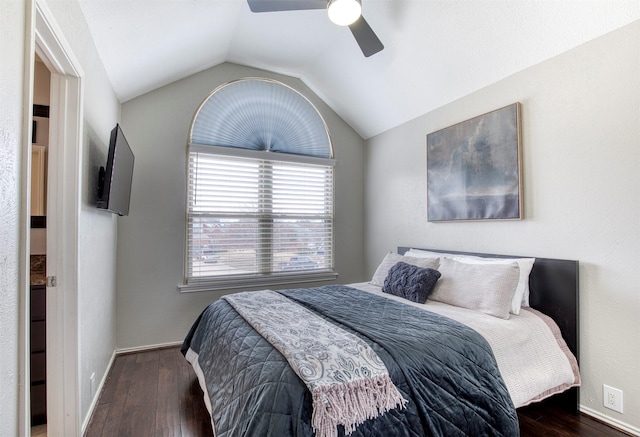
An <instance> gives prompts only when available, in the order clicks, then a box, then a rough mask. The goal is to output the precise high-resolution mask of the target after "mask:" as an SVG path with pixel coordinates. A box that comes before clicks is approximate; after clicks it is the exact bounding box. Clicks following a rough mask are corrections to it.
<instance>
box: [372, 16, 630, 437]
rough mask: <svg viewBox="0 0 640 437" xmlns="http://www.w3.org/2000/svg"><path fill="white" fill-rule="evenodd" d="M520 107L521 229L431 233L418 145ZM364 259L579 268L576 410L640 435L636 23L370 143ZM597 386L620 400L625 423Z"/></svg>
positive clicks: (440, 226) (447, 228) (501, 225)
mask: <svg viewBox="0 0 640 437" xmlns="http://www.w3.org/2000/svg"><path fill="white" fill-rule="evenodd" d="M516 101H519V102H521V103H522V131H523V149H524V200H525V218H524V220H522V221H506V222H495V221H492V222H458V223H428V222H427V216H426V135H427V134H428V133H430V132H433V131H436V130H439V129H441V128H444V127H447V126H450V125H452V124H455V123H458V122H461V121H464V120H466V119H469V118H471V117H474V116H476V115H480V114H483V113H485V112H488V111H491V110H494V109H497V108H501V107H503V106H506V105H508V104H511V103H513V102H516ZM366 145H367V151H368V155H367V174H366V187H367V193H366V217H367V219H366V221H365V223H366V234H365V241H366V259H367V270H368V272H369V274H371V273H372V272H373V271H374V269H375V267H376V265H377V264H378V263H379V262H380V260H381V259H382V257H383V256H384V254H385V253H386V252H387V251H389V250H394V249H395V247H396V246H398V245H414V246H421V247H431V248H440V249H452V250H466V251H475V252H489V253H504V254H519V255H533V256H540V257H549V258H568V259H577V260H579V261H580V318H581V320H580V338H581V341H580V350H581V355H580V360H581V361H580V364H581V373H582V378H583V384H582V388H581V405H582V407H583V409H585V410H587V411H589V412H590V413H592V414H596V415H601V417H604V418H607V419H608V420H613V421H620V422H621V423H623V424H627V425H629V426H632V427H635V431H636V432H638V431H639V429H640V373H639V372H638V368H640V324H639V323H638V314H640V269H639V266H640V171H639V169H640V22H636V23H634V24H632V25H630V26H627V27H625V28H623V29H621V30H618V31H616V32H613V33H611V34H609V35H606V36H604V37H601V38H599V39H597V40H594V41H592V42H589V43H587V44H585V45H583V46H580V47H578V48H576V49H574V50H572V51H570V52H567V53H566V54H563V55H561V56H558V57H556V58H554V59H551V60H549V61H547V62H544V63H542V64H539V65H537V66H534V67H532V68H529V69H527V70H525V71H522V72H520V73H518V74H515V75H513V76H512V77H509V78H507V79H505V80H502V81H500V82H498V83H496V84H494V85H492V86H489V87H487V88H485V89H482V90H480V91H478V92H475V93H473V94H471V95H469V96H466V97H464V98H462V99H460V100H457V101H455V102H452V103H451V104H448V105H446V106H444V107H442V108H439V109H437V110H435V111H433V112H430V113H428V114H425V115H423V116H421V117H419V118H417V119H415V120H413V121H411V122H408V123H406V124H404V125H402V126H400V127H398V128H395V129H393V130H390V131H387V132H385V133H383V134H381V135H378V136H376V137H374V138H371V139H370V140H368V141H367V142H366ZM602 384H607V385H611V386H613V387H617V388H619V389H622V390H623V391H624V411H625V413H624V414H623V415H621V414H619V413H615V412H613V411H611V410H605V409H604V408H603V406H602V405H603V400H602Z"/></svg>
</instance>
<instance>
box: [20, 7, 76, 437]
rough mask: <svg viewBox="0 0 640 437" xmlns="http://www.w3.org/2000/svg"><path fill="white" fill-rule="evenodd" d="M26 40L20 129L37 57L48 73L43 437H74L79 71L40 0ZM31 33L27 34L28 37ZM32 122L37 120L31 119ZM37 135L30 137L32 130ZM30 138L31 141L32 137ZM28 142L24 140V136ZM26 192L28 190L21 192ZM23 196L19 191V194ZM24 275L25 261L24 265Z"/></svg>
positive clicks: (27, 317)
mask: <svg viewBox="0 0 640 437" xmlns="http://www.w3.org/2000/svg"><path fill="white" fill-rule="evenodd" d="M27 23H28V26H27V27H28V29H30V32H29V33H28V38H30V39H29V40H28V42H27V47H29V46H30V47H31V50H30V51H28V52H27V56H28V58H27V65H28V66H29V68H28V69H27V71H26V73H27V75H28V76H27V84H28V86H29V89H28V90H27V91H26V92H25V105H24V107H25V114H24V119H25V132H30V131H31V130H32V128H33V126H32V125H31V121H32V120H33V116H32V112H31V111H32V110H33V104H34V94H33V91H34V89H33V83H34V79H35V70H36V66H35V59H36V56H37V57H38V58H40V60H41V61H42V63H43V64H44V66H45V67H46V69H47V70H48V71H49V72H50V81H49V85H50V90H49V97H50V104H49V106H50V114H49V119H48V120H49V135H48V144H47V153H46V158H47V159H46V162H47V165H46V167H47V168H48V170H49V171H48V172H47V174H46V181H47V182H46V206H45V211H46V228H44V229H46V231H45V232H46V237H45V238H46V245H45V246H46V248H45V250H44V251H45V252H46V253H45V255H46V273H45V275H46V278H47V287H46V305H45V306H46V309H45V310H44V312H45V320H46V322H45V325H46V335H45V337H46V340H45V346H44V350H45V358H44V360H45V365H44V367H45V368H46V370H45V376H44V379H45V381H46V395H45V398H46V413H45V420H46V423H47V434H48V435H51V436H77V435H80V429H81V425H80V411H79V399H78V397H79V393H78V392H79V388H78V387H79V381H78V372H79V371H78V354H79V347H78V346H79V345H78V326H77V325H78V316H77V307H78V298H77V283H78V267H77V263H78V247H77V246H78V245H77V236H78V211H79V210H80V198H79V194H78V185H79V182H78V179H79V177H78V175H79V172H80V168H79V166H78V162H79V157H80V154H81V144H82V100H83V94H82V71H81V69H80V67H79V64H78V62H77V61H76V59H75V57H74V55H73V53H72V51H71V50H70V47H69V45H68V43H67V42H66V41H65V38H64V36H63V35H62V32H61V31H60V30H59V28H58V26H57V24H56V23H55V20H54V19H53V14H52V13H51V11H50V10H49V9H48V7H47V5H46V3H45V2H43V1H41V0H27ZM29 35H30V36H29ZM27 120H28V123H27ZM36 121H37V120H36ZM36 134H37V133H36ZM30 140H31V139H30V138H29V139H28V141H29V144H26V145H25V148H24V153H23V158H24V159H23V162H24V163H25V164H24V166H23V174H24V175H26V176H25V180H23V183H22V186H23V187H26V188H28V187H30V184H31V180H30V177H31V167H30V165H31V155H30V151H31V149H32V148H31V147H30V146H31V145H30ZM36 140H37V137H36ZM25 141H27V136H25ZM25 191H27V192H28V190H25ZM23 198H24V199H27V198H28V196H27V195H26V194H25V196H24V197H23ZM24 203H25V205H28V206H24V207H23V216H24V217H25V223H24V235H25V236H26V237H25V238H24V240H23V241H24V243H23V244H24V247H23V253H25V254H29V253H30V245H31V226H30V223H29V220H28V219H29V218H30V216H31V213H30V210H31V205H30V203H28V202H24ZM25 262H26V264H27V265H26V266H25V270H27V278H29V277H30V262H29V259H26V260H25ZM23 296H24V297H23V298H22V302H23V303H24V305H22V308H23V309H22V313H21V318H22V321H23V322H22V323H21V326H22V328H21V332H22V333H23V334H22V335H21V338H22V344H23V348H22V349H23V351H24V352H23V354H22V358H21V360H22V364H21V367H22V369H23V371H22V372H21V377H20V378H21V387H22V388H21V394H20V397H21V402H20V417H21V419H20V427H19V428H20V430H21V431H20V434H21V435H27V436H28V435H30V430H31V413H30V411H31V406H32V402H31V401H32V399H31V398H32V395H31V381H30V377H31V374H32V370H33V369H30V367H31V346H32V344H31V341H30V331H31V321H32V320H31V316H32V311H31V305H30V302H31V296H30V288H29V287H28V282H26V283H25V291H24V294H23Z"/></svg>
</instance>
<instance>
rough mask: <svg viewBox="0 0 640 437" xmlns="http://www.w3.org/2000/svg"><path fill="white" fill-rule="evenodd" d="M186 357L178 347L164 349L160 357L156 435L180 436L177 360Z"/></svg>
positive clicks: (165, 436) (158, 436)
mask: <svg viewBox="0 0 640 437" xmlns="http://www.w3.org/2000/svg"><path fill="white" fill-rule="evenodd" d="M178 359H184V358H182V355H181V354H180V353H179V352H178V351H177V350H176V349H164V350H162V351H160V353H159V357H158V397H157V398H158V401H157V405H156V430H155V435H156V437H179V436H180V435H181V433H182V432H181V430H180V408H179V406H180V402H179V399H178V396H179V389H178V374H177V372H176V368H177V366H178V365H177V360H178Z"/></svg>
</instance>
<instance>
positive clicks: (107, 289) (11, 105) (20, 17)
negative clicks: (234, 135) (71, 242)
mask: <svg viewBox="0 0 640 437" xmlns="http://www.w3.org/2000/svg"><path fill="white" fill-rule="evenodd" d="M43 3H46V6H47V7H48V9H49V10H50V11H51V13H52V16H53V18H54V20H55V21H56V22H57V25H58V27H59V29H60V30H61V32H62V34H63V35H62V36H63V38H64V39H65V40H66V41H67V43H68V44H69V46H70V48H71V50H72V52H73V54H74V55H75V57H76V59H77V60H78V61H79V64H80V67H81V68H82V70H83V72H84V76H83V83H84V88H83V89H84V100H83V103H84V120H85V132H86V134H85V142H84V145H83V150H82V151H81V153H80V156H82V159H83V161H82V162H81V163H80V166H81V167H80V168H79V169H78V172H79V178H80V189H81V190H82V203H81V210H80V211H79V212H78V214H79V233H78V245H79V248H78V252H79V266H78V268H79V275H78V315H79V316H78V317H79V320H78V323H79V326H78V330H79V348H80V350H79V370H80V375H79V378H80V380H79V381H80V412H81V416H82V417H80V419H81V420H83V419H84V417H85V416H86V414H87V412H88V409H89V405H90V403H91V401H92V398H91V393H90V385H89V377H90V375H91V373H92V372H95V373H96V379H97V381H96V382H100V379H101V378H102V376H103V375H104V374H105V372H106V370H107V365H108V363H109V360H110V358H111V356H112V353H113V351H114V348H115V328H114V323H115V244H116V239H115V238H116V221H115V218H113V217H112V216H111V215H110V214H106V213H104V212H100V211H97V210H96V209H95V208H94V207H93V204H92V203H91V197H92V195H93V194H92V192H93V189H94V188H95V185H92V184H94V183H95V182H94V180H95V176H94V169H93V168H90V165H91V163H92V162H93V161H94V160H96V159H98V155H100V154H103V155H104V156H105V157H106V149H105V148H106V144H107V143H108V139H109V131H110V129H111V128H112V127H113V126H115V123H116V121H117V119H118V116H119V108H120V105H119V102H118V101H117V99H116V97H115V94H114V93H113V90H112V88H111V85H110V83H109V81H108V80H107V76H106V72H105V70H104V67H103V66H102V64H101V61H100V59H99V57H98V55H97V52H96V50H95V47H94V45H93V41H92V39H91V37H90V35H89V31H88V28H87V26H86V22H85V20H84V15H83V14H82V12H81V10H80V7H79V5H78V3H77V1H76V0H64V1H49V2H43ZM25 4H26V2H25V1H24V0H4V1H3V2H2V14H0V29H2V44H1V46H0V48H1V50H2V51H1V56H2V58H1V59H2V62H0V66H1V67H0V68H1V75H0V77H2V80H0V97H1V98H0V100H1V101H2V105H0V120H2V123H1V124H0V132H1V134H0V141H1V147H2V150H1V151H0V210H1V217H2V220H0V240H1V241H2V244H1V245H0V272H1V275H0V323H1V330H0V350H2V354H0V423H1V424H2V433H3V435H16V434H17V429H18V428H17V423H18V418H17V414H18V413H17V407H18V404H17V399H18V396H17V393H18V392H17V384H18V372H19V371H20V368H21V366H22V365H23V363H21V362H20V361H19V359H18V347H19V339H18V317H19V314H20V309H19V308H18V296H19V295H18V293H19V287H18V276H19V273H20V269H25V268H27V266H22V265H20V263H19V259H20V255H19V247H18V238H19V235H20V228H21V227H22V226H24V225H23V224H22V223H19V222H18V220H19V210H20V203H21V202H22V198H23V197H22V196H21V193H20V190H19V184H20V180H21V178H23V177H26V176H25V175H23V174H21V171H22V163H21V156H20V153H21V152H20V150H21V147H22V145H23V143H24V141H25V140H24V139H23V132H22V127H23V124H22V123H23V121H22V116H23V104H24V101H23V99H24V96H23V91H24V63H25V44H26V41H27V39H26V38H27V34H28V33H30V32H33V29H26V24H25V23H28V22H29V20H27V19H26V10H25ZM92 132H96V133H97V134H95V135H94V136H93V138H90V137H89V135H90V133H92ZM24 137H25V138H26V135H24ZM103 149H104V150H103ZM100 159H102V157H100ZM105 160H106V158H105Z"/></svg>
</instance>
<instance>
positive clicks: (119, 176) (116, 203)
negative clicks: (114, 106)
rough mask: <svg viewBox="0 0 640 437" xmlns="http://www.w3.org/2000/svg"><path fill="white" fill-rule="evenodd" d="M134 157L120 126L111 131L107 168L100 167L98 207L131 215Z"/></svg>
mask: <svg viewBox="0 0 640 437" xmlns="http://www.w3.org/2000/svg"><path fill="white" fill-rule="evenodd" d="M133 161H134V156H133V152H132V151H131V147H129V143H128V142H127V139H126V138H125V137H124V134H123V133H122V129H121V128H120V125H119V124H116V127H114V128H113V130H112V131H111V138H110V140H109V155H108V156H107V168H104V167H100V174H99V175H98V203H97V207H98V208H102V209H106V210H107V211H111V212H113V213H115V214H118V215H128V214H129V199H130V198H131V181H132V180H133Z"/></svg>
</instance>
